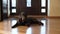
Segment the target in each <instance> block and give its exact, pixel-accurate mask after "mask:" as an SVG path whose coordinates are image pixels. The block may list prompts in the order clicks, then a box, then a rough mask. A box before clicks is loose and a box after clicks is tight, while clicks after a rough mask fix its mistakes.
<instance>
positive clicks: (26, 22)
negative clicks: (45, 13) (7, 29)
mask: <svg viewBox="0 0 60 34" xmlns="http://www.w3.org/2000/svg"><path fill="white" fill-rule="evenodd" d="M33 24H38V25H43V23H42V22H40V21H38V20H37V19H35V18H27V19H24V20H23V21H22V18H20V19H19V21H17V23H16V24H15V25H14V26H12V28H15V27H18V26H31V25H33Z"/></svg>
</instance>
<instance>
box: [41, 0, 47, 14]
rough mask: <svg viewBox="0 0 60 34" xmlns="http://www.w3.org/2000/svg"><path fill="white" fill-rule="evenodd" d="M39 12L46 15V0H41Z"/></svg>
mask: <svg viewBox="0 0 60 34" xmlns="http://www.w3.org/2000/svg"><path fill="white" fill-rule="evenodd" d="M41 13H42V14H46V15H47V0H41Z"/></svg>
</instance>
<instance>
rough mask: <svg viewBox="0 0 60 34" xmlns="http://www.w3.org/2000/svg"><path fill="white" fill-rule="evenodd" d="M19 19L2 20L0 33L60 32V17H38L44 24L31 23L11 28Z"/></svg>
mask: <svg viewBox="0 0 60 34" xmlns="http://www.w3.org/2000/svg"><path fill="white" fill-rule="evenodd" d="M17 20H18V19H15V18H10V19H8V20H4V21H3V22H0V34H60V18H46V19H45V18H38V20H39V21H41V22H43V23H44V25H43V26H39V25H31V26H30V27H27V26H19V27H17V28H13V29H12V28H11V26H13V25H14V24H16V22H17Z"/></svg>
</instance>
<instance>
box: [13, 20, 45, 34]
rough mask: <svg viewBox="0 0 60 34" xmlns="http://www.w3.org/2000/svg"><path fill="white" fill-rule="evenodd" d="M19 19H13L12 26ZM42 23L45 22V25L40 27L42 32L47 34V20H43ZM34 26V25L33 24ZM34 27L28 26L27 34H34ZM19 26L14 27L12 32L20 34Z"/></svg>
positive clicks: (41, 33)
mask: <svg viewBox="0 0 60 34" xmlns="http://www.w3.org/2000/svg"><path fill="white" fill-rule="evenodd" d="M16 22H17V20H12V26H13V25H14V24H16ZM41 22H42V23H44V25H43V26H41V27H40V32H39V33H40V34H46V20H44V19H43V20H41ZM33 27H34V26H33ZM32 29H33V28H32V27H28V28H27V30H26V34H32ZM18 30H19V29H18V28H14V29H12V34H18Z"/></svg>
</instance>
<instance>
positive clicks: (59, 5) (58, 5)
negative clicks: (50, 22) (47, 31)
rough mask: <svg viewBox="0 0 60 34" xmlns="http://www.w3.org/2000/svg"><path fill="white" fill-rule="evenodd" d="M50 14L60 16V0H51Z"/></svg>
mask: <svg viewBox="0 0 60 34" xmlns="http://www.w3.org/2000/svg"><path fill="white" fill-rule="evenodd" d="M49 16H60V0H50V12H49Z"/></svg>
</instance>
